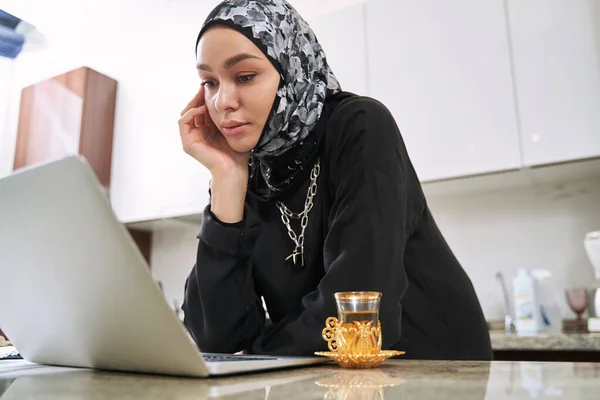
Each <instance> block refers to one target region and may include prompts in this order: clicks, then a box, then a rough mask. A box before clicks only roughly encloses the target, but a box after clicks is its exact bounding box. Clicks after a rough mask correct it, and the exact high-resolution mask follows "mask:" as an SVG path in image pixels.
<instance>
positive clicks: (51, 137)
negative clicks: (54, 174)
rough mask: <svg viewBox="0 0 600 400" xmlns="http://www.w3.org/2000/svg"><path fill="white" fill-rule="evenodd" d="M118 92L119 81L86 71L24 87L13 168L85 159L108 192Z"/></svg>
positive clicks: (73, 72) (80, 69) (81, 69)
mask: <svg viewBox="0 0 600 400" xmlns="http://www.w3.org/2000/svg"><path fill="white" fill-rule="evenodd" d="M116 91H117V82H116V81H115V80H113V79H111V78H109V77H107V76H105V75H102V74H100V73H99V72H97V71H94V70H92V69H90V68H87V67H81V68H78V69H75V70H73V71H70V72H67V73H64V74H61V75H58V76H55V77H53V78H51V79H47V80H45V81H42V82H39V83H36V84H34V85H31V86H28V87H26V88H24V89H23V90H22V92H21V108H20V112H19V127H18V131H17V144H16V149H15V158H14V169H18V168H21V167H24V166H27V165H31V164H35V163H38V162H41V161H47V160H49V159H56V158H60V157H64V156H65V155H68V154H81V155H83V156H85V157H86V159H87V160H88V162H89V163H90V165H91V166H92V168H93V169H94V172H95V173H96V175H97V177H98V179H99V180H100V182H101V183H102V185H103V186H104V187H106V188H108V187H109V185H110V172H111V155H112V138H113V121H114V114H115V99H116Z"/></svg>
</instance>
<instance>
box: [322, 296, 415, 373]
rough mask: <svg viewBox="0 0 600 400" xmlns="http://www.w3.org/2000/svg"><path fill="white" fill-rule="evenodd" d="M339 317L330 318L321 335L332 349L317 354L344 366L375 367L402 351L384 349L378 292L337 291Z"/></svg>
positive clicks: (400, 353)
mask: <svg viewBox="0 0 600 400" xmlns="http://www.w3.org/2000/svg"><path fill="white" fill-rule="evenodd" d="M335 300H336V305H337V309H338V318H336V317H329V318H327V320H326V322H325V328H324V329H323V331H322V337H323V339H324V340H325V341H327V347H328V348H329V350H330V351H319V352H316V353H315V354H316V355H319V356H325V357H329V358H331V359H332V360H334V361H336V362H337V363H338V365H340V366H341V367H342V368H375V367H378V366H379V365H381V363H382V362H384V361H385V360H387V359H388V358H390V357H394V356H399V355H402V354H405V352H403V351H397V350H382V349H381V343H382V335H381V322H380V321H379V303H380V301H381V293H379V292H340V293H335Z"/></svg>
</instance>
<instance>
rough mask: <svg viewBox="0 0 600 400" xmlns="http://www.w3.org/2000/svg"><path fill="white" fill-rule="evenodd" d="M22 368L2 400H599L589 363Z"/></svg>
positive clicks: (597, 375)
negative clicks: (176, 373) (206, 375)
mask: <svg viewBox="0 0 600 400" xmlns="http://www.w3.org/2000/svg"><path fill="white" fill-rule="evenodd" d="M5 363H9V364H5ZM10 363H12V364H10ZM19 363H23V361H0V396H1V397H2V400H14V399H27V398H31V399H42V400H43V399H64V400H71V399H88V398H90V399H92V398H93V399H118V398H128V399H130V398H143V399H165V398H168V399H211V398H227V399H249V400H253V399H260V400H264V399H285V400H295V399H328V400H333V399H345V400H350V399H384V398H385V399H423V400H427V399H455V398H456V399H463V400H470V399H473V400H474V399H478V400H483V399H487V400H490V399H530V398H538V399H544V398H553V399H556V398H565V399H598V393H600V364H592V363H560V362H554V363H512V362H461V361H409V360H389V361H387V362H386V363H384V364H383V365H382V366H381V367H379V368H378V369H373V370H344V369H341V368H339V367H337V366H336V365H333V364H328V365H322V366H318V367H309V368H301V369H293V370H283V371H275V372H267V373H257V374H249V375H243V376H235V377H221V378H211V379H192V378H176V377H166V376H156V375H141V374H122V373H114V372H100V371H92V370H74V369H70V368H68V369H67V368H63V369H53V370H52V371H50V370H49V369H48V368H47V367H45V369H46V370H44V367H42V368H33V369H32V368H23V366H22V364H19ZM11 365H12V366H14V367H11ZM19 365H21V366H19Z"/></svg>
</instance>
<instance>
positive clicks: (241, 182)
mask: <svg viewBox="0 0 600 400" xmlns="http://www.w3.org/2000/svg"><path fill="white" fill-rule="evenodd" d="M179 134H180V135H181V143H182V145H183V149H184V151H185V152H186V153H187V154H189V155H190V156H192V157H194V158H195V159H196V160H198V161H199V162H200V163H201V164H202V165H204V166H205V167H206V168H208V170H209V171H210V173H211V175H212V178H213V179H212V184H211V193H212V196H211V211H212V212H213V214H215V216H216V217H217V218H218V219H219V220H220V221H222V222H226V223H235V222H239V221H241V220H242V219H243V217H244V200H245V198H246V190H247V187H248V159H249V157H250V154H244V153H238V152H236V151H234V150H233V149H232V148H231V147H230V146H229V144H228V143H227V140H226V139H225V137H224V136H223V135H222V134H221V132H220V131H219V129H217V127H216V125H215V123H214V122H213V121H212V119H211V118H210V114H209V113H208V108H207V107H206V104H205V101H204V86H202V87H201V88H200V90H199V91H198V93H197V94H196V96H194V98H193V99H192V101H190V102H189V103H188V105H187V106H186V107H185V109H184V110H183V111H182V112H181V118H179Z"/></svg>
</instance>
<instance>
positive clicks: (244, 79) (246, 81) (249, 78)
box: [238, 74, 256, 83]
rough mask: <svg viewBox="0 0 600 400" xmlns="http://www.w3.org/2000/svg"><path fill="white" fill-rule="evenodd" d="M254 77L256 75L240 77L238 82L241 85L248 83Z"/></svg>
mask: <svg viewBox="0 0 600 400" xmlns="http://www.w3.org/2000/svg"><path fill="white" fill-rule="evenodd" d="M255 76H256V74H250V75H242V76H239V77H238V80H239V81H240V82H242V83H248V82H250V81H251V80H252V79H253V78H254V77H255Z"/></svg>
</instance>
